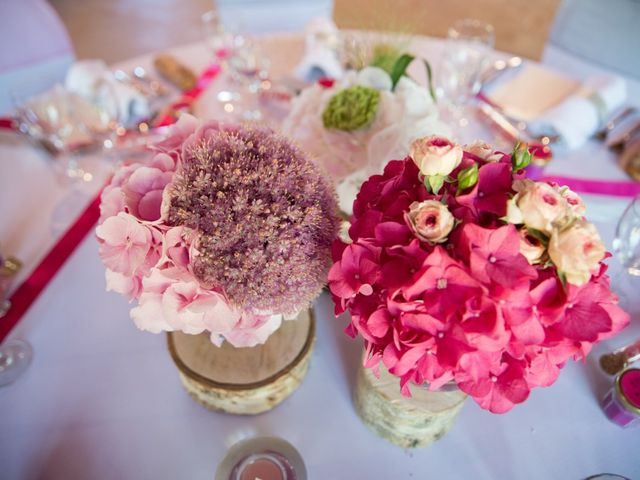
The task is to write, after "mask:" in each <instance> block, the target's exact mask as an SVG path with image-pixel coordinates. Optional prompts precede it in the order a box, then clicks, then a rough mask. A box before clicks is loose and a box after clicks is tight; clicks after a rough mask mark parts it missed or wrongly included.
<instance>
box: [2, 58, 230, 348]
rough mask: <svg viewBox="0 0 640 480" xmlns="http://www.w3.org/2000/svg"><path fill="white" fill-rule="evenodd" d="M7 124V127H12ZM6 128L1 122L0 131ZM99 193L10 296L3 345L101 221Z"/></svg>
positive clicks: (215, 69)
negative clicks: (99, 220)
mask: <svg viewBox="0 0 640 480" xmlns="http://www.w3.org/2000/svg"><path fill="white" fill-rule="evenodd" d="M219 73H220V66H219V65H210V66H208V67H207V68H206V69H205V70H204V71H203V72H202V73H201V75H200V76H199V77H198V80H197V82H196V86H195V87H194V88H192V89H191V90H188V91H186V92H184V93H183V94H182V96H181V97H180V99H178V100H177V101H176V102H174V103H173V104H171V106H170V108H171V109H172V110H171V111H177V110H180V109H183V108H185V107H190V106H191V104H192V103H193V102H194V100H195V99H196V98H198V97H199V96H200V95H201V94H202V92H203V91H204V90H205V89H206V88H207V87H208V86H209V84H210V83H211V81H212V80H213V79H214V78H216V77H217V76H218V74H219ZM176 120H177V118H176V117H175V116H168V115H167V116H163V117H161V118H160V119H159V121H158V122H157V123H156V124H155V126H156V127H159V126H165V125H171V124H172V123H175V121H176ZM161 122H162V123H161ZM11 126H12V125H11V124H10V123H7V125H6V127H9V128H10V127H11ZM2 127H5V125H4V124H3V123H2V122H0V128H2ZM101 194H102V191H101V192H100V193H98V194H97V195H96V196H95V198H94V199H93V200H92V201H91V203H90V204H89V205H88V206H87V208H85V210H84V211H83V212H82V213H81V214H80V216H79V217H78V218H77V219H76V220H75V222H74V223H73V224H72V225H71V226H70V227H69V228H68V229H67V231H66V232H65V233H64V235H62V237H60V239H58V241H57V242H56V244H55V245H54V246H53V248H51V250H49V252H48V253H47V254H46V255H45V257H44V258H43V259H42V261H41V262H40V263H39V264H38V266H37V267H36V268H35V269H34V270H33V272H31V274H30V275H29V277H28V278H27V279H26V280H24V281H23V282H22V283H21V284H20V286H18V288H17V289H16V291H15V292H13V294H12V295H11V296H10V297H9V301H10V302H11V307H9V310H8V311H7V313H6V314H5V316H4V317H2V318H0V342H2V341H3V340H4V339H5V338H6V337H7V335H8V334H9V332H11V330H12V329H13V327H15V326H16V325H17V323H18V322H19V321H20V319H21V318H22V317H23V315H24V314H25V313H26V312H27V310H29V307H31V305H32V304H33V302H35V301H36V299H37V298H38V297H39V296H40V294H41V293H42V291H43V290H44V289H45V288H46V287H47V285H48V284H49V282H50V281H51V280H52V279H53V277H55V275H56V274H57V273H58V271H59V270H60V268H62V266H63V265H64V264H65V262H66V261H67V259H68V258H69V257H70V256H71V254H72V253H73V252H74V251H75V250H76V248H78V245H80V242H82V241H83V240H84V238H85V237H86V236H87V234H88V233H89V232H90V231H91V230H93V227H94V225H95V224H96V223H97V221H98V219H99V218H100V195H101Z"/></svg>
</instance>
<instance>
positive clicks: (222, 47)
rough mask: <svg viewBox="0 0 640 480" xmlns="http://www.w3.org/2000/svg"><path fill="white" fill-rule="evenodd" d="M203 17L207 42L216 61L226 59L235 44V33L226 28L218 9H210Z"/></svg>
mask: <svg viewBox="0 0 640 480" xmlns="http://www.w3.org/2000/svg"><path fill="white" fill-rule="evenodd" d="M201 19H202V28H203V31H204V38H205V42H206V44H207V47H208V48H209V50H210V51H211V54H212V55H213V58H214V61H222V60H224V59H225V58H226V57H227V56H228V55H229V53H230V50H231V48H232V46H233V34H232V33H231V32H230V31H229V30H228V29H225V28H224V25H223V24H222V20H221V18H220V14H219V13H218V11H217V10H209V11H208V12H206V13H204V14H203V15H202V17H201Z"/></svg>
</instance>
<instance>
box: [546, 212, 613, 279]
mask: <svg viewBox="0 0 640 480" xmlns="http://www.w3.org/2000/svg"><path fill="white" fill-rule="evenodd" d="M604 255H605V248H604V244H603V243H602V240H601V239H600V235H599V234H598V231H597V230H596V227H595V226H594V225H593V224H591V223H589V222H587V221H586V220H584V219H579V220H577V221H576V222H575V223H573V225H571V226H570V227H569V228H566V229H564V230H559V229H555V230H554V231H553V234H552V235H551V240H550V242H549V256H550V257H551V261H552V262H553V263H554V264H555V266H556V267H557V268H558V270H559V271H561V272H563V273H564V274H565V276H566V278H567V281H568V282H569V283H572V284H574V285H577V286H580V285H584V284H585V283H587V282H588V281H589V279H590V278H591V273H592V272H593V271H594V270H595V269H596V268H597V267H598V264H599V263H600V261H602V259H603V258H604Z"/></svg>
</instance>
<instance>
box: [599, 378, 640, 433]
mask: <svg viewBox="0 0 640 480" xmlns="http://www.w3.org/2000/svg"><path fill="white" fill-rule="evenodd" d="M602 408H603V410H604V413H605V415H606V416H607V417H608V418H609V420H611V421H612V422H614V423H616V424H618V425H620V426H621V427H628V426H631V425H635V424H639V423H640V369H638V368H630V369H627V370H624V371H623V372H622V373H620V375H618V377H617V378H616V381H615V383H614V385H613V387H612V388H611V390H609V392H608V393H607V395H605V397H604V399H603V401H602Z"/></svg>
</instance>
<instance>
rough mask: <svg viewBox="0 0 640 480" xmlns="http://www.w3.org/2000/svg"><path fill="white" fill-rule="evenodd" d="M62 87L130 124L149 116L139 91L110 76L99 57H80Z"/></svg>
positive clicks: (146, 105)
mask: <svg viewBox="0 0 640 480" xmlns="http://www.w3.org/2000/svg"><path fill="white" fill-rule="evenodd" d="M65 87H66V88H67V89H68V90H69V91H72V92H75V93H77V94H78V95H81V96H82V97H83V98H85V99H86V100H88V101H89V102H91V103H94V104H95V103H99V104H101V106H103V107H105V108H107V109H109V110H112V112H110V113H112V114H115V115H114V116H117V118H118V119H119V120H120V121H121V122H123V123H125V124H131V123H135V122H136V121H138V120H143V119H145V118H148V117H149V115H150V108H149V102H148V100H147V98H146V97H145V96H144V95H142V94H141V93H140V92H139V91H138V90H136V89H135V88H133V87H132V86H130V85H127V84H126V83H123V82H120V81H118V80H116V79H115V78H114V77H113V74H112V73H111V72H110V71H109V69H108V68H107V65H106V64H105V63H104V62H103V61H102V60H82V61H79V62H76V63H74V64H73V65H72V66H71V67H70V68H69V71H68V72H67V77H66V79H65Z"/></svg>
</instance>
